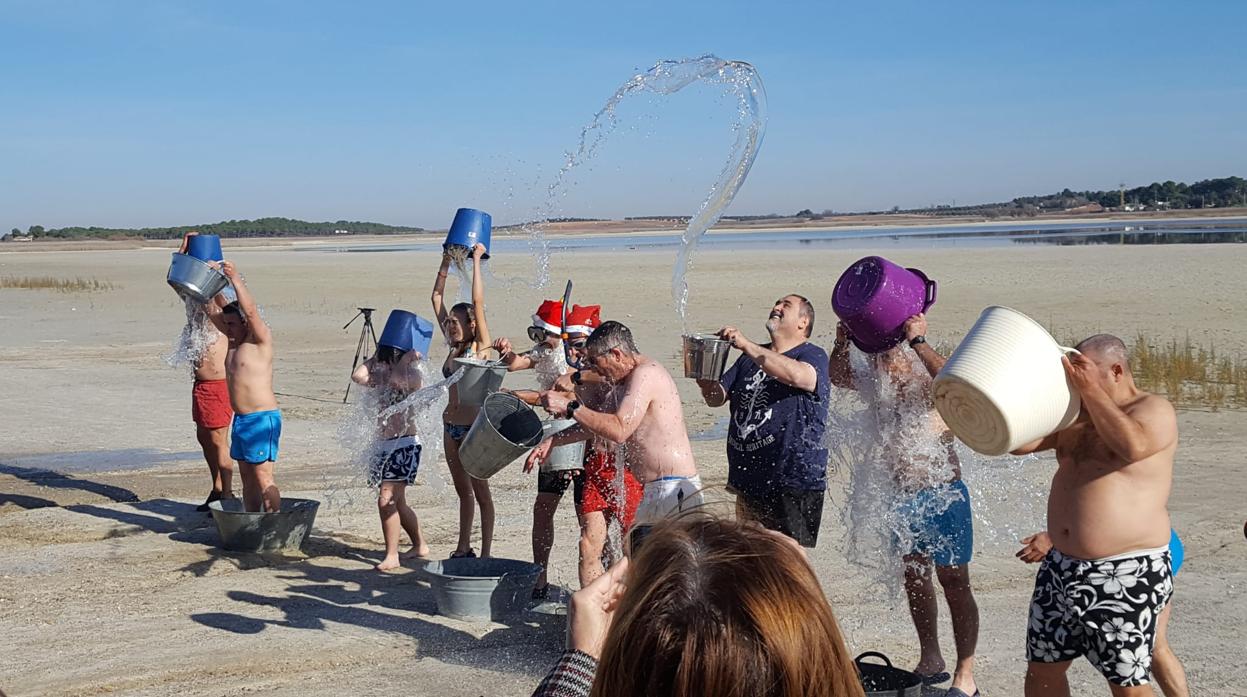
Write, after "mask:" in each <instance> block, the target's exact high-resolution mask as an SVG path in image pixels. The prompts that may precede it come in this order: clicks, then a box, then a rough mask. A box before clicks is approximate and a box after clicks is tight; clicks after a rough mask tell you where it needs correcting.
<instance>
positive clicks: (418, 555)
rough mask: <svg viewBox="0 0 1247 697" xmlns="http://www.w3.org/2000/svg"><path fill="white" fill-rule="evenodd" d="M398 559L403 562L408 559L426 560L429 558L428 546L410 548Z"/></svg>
mask: <svg viewBox="0 0 1247 697" xmlns="http://www.w3.org/2000/svg"><path fill="white" fill-rule="evenodd" d="M398 558H399V559H402V560H404V561H406V560H408V559H428V558H429V546H428V545H425V546H423V547H421V548H419V549H417V548H415V547H412V548H411V549H409V550H407V551H406V552H403V553H402V554H400V555H398Z"/></svg>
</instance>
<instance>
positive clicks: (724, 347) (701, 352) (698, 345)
mask: <svg viewBox="0 0 1247 697" xmlns="http://www.w3.org/2000/svg"><path fill="white" fill-rule="evenodd" d="M731 350H732V345H731V344H730V343H728V342H726V341H724V340H722V339H720V338H719V337H717V336H715V335H714V334H690V335H685V336H684V377H686V378H694V379H696V380H718V379H719V378H721V377H723V371H724V370H726V369H727V354H728V352H729V351H731Z"/></svg>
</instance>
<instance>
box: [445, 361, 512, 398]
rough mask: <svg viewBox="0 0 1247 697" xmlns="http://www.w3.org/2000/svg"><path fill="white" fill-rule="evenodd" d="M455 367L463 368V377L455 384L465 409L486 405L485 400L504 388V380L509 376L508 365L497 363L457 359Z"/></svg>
mask: <svg viewBox="0 0 1247 697" xmlns="http://www.w3.org/2000/svg"><path fill="white" fill-rule="evenodd" d="M455 365H458V366H460V367H462V368H463V377H461V378H459V381H458V382H456V383H455V389H456V390H457V391H458V395H459V405H460V406H465V407H479V406H482V405H484V404H485V398H486V397H488V396H489V395H491V394H494V393H495V392H497V391H498V389H499V388H501V387H502V379H503V378H505V377H506V375H507V367H506V365H504V364H502V363H499V362H497V361H482V360H480V359H477V358H456V359H455Z"/></svg>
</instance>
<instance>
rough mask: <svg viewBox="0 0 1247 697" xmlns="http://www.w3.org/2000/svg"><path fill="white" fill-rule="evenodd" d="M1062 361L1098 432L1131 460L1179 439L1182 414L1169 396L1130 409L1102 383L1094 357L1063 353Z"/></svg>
mask: <svg viewBox="0 0 1247 697" xmlns="http://www.w3.org/2000/svg"><path fill="white" fill-rule="evenodd" d="M1061 362H1062V363H1064V365H1065V373H1066V375H1068V376H1069V378H1070V381H1071V382H1073V383H1074V386H1075V387H1076V388H1078V394H1079V396H1080V397H1082V406H1083V409H1086V410H1087V414H1088V415H1089V416H1090V417H1091V422H1092V423H1093V424H1095V431H1096V434H1098V435H1099V436H1100V438H1102V439H1103V440H1104V444H1105V445H1107V446H1108V447H1109V449H1111V450H1112V451H1113V452H1114V453H1116V454H1117V456H1118V457H1119V458H1121V459H1122V460H1124V461H1125V462H1126V463H1127V464H1128V463H1132V462H1138V461H1140V460H1145V459H1147V458H1149V457H1151V456H1153V455H1155V454H1156V453H1159V452H1161V451H1162V450H1164V449H1166V448H1169V447H1170V446H1172V445H1173V444H1174V442H1176V441H1177V439H1178V418H1177V414H1176V413H1175V412H1174V410H1173V405H1172V404H1170V403H1169V402H1168V401H1167V400H1165V399H1162V398H1160V397H1155V396H1149V397H1146V398H1144V399H1143V401H1142V402H1140V403H1139V404H1138V405H1137V406H1135V407H1134V408H1133V409H1131V411H1130V412H1126V411H1124V410H1123V409H1122V408H1121V407H1119V406H1117V403H1116V402H1114V401H1113V398H1112V397H1111V396H1110V395H1109V394H1108V393H1107V392H1105V391H1104V388H1103V387H1101V386H1100V382H1099V378H1098V377H1097V375H1096V372H1097V371H1098V370H1099V368H1098V367H1097V366H1096V364H1095V363H1094V362H1092V360H1091V359H1090V358H1087V357H1086V356H1084V355H1082V354H1080V353H1075V354H1071V355H1069V356H1064V357H1062V358H1061Z"/></svg>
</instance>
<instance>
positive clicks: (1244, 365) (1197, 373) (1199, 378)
mask: <svg viewBox="0 0 1247 697" xmlns="http://www.w3.org/2000/svg"><path fill="white" fill-rule="evenodd" d="M1130 364H1131V365H1130V367H1131V370H1133V371H1134V376H1135V380H1136V381H1137V382H1138V383H1139V386H1140V387H1142V388H1143V389H1145V390H1148V391H1149V392H1159V393H1162V394H1164V395H1165V396H1166V397H1168V398H1169V400H1170V401H1171V402H1173V403H1174V404H1175V405H1177V406H1179V407H1188V408H1190V407H1204V408H1208V409H1211V410H1213V411H1218V410H1220V409H1244V408H1247V360H1244V359H1243V357H1242V356H1226V355H1219V354H1218V353H1217V350H1216V347H1215V346H1209V347H1207V348H1205V347H1204V346H1200V345H1197V344H1193V343H1191V337H1190V336H1187V337H1186V339H1184V340H1183V341H1181V342H1179V341H1178V340H1177V339H1173V340H1171V341H1169V343H1167V344H1161V343H1158V342H1155V341H1152V340H1151V339H1149V337H1147V336H1145V335H1143V334H1139V335H1137V336H1136V337H1135V339H1134V345H1133V346H1132V347H1131V350H1130Z"/></svg>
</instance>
